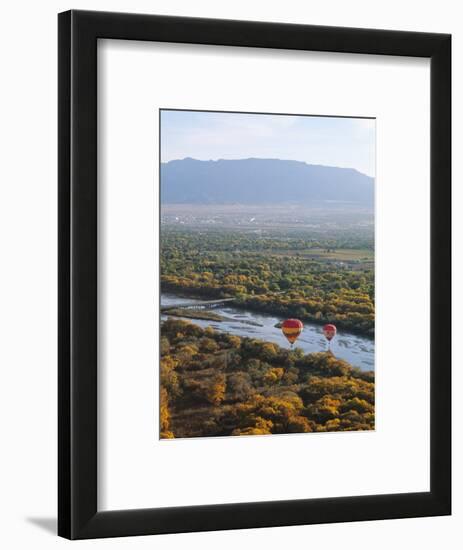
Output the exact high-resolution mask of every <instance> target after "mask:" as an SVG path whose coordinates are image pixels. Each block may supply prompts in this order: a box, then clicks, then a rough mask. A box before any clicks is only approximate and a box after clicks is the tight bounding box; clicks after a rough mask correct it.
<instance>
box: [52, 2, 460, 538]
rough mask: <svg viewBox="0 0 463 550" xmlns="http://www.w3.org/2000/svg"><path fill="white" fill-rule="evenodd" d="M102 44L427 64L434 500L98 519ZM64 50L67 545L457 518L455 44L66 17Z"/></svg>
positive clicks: (427, 495) (386, 498)
mask: <svg viewBox="0 0 463 550" xmlns="http://www.w3.org/2000/svg"><path fill="white" fill-rule="evenodd" d="M100 38H110V39H118V40H144V41H159V42H178V43H191V44H209V45H225V46H249V47H258V48H277V49H289V50H311V51H324V52H347V53H360V54H380V55H393V56H412V57H424V58H430V64H431V166H430V176H431V265H430V274H431V327H430V330H431V350H430V351H431V356H430V357H431V365H430V367H431V393H430V404H431V413H430V430H431V431H430V433H431V441H430V457H431V465H430V491H429V492H422V493H404V494H383V495H370V496H355V497H341V498H321V499H306V500H292V501H291V500H289V501H272V502H254V503H236V504H222V505H208V506H178V507H174V508H158V509H140V510H117V511H98V509H97V485H98V484H97V438H98V433H97V407H98V401H97V383H98V380H97V253H98V250H97V160H98V159H97V41H98V39H100ZM58 47H59V50H58V51H59V54H58V68H59V78H58V89H59V106H58V110H59V113H58V114H59V116H58V119H59V120H58V126H59V127H58V130H59V131H58V134H59V139H58V143H59V145H58V154H59V165H58V179H59V185H58V188H59V193H58V195H59V219H58V234H59V243H58V253H59V277H58V279H59V291H58V301H59V310H58V320H59V323H58V324H59V334H58V339H59V345H58V357H59V375H58V389H59V404H58V414H59V426H58V428H59V461H58V462H59V474H58V478H59V479H58V481H59V494H58V534H59V535H61V536H63V537H66V538H69V539H87V538H97V537H115V536H127V535H147V534H159V533H180V532H190V531H205V530H219V529H242V528H254V527H270V526H282V525H301V524H314V523H329V522H347V521H361V520H376V519H391V518H410V517H420V516H439V515H448V514H450V513H451V472H450V467H451V439H450V438H451V423H450V411H451V401H450V395H451V392H450V389H451V388H450V383H451V380H450V377H451V373H450V361H451V359H450V358H451V354H450V344H451V336H450V322H451V310H450V299H451V291H450V276H451V275H450V268H451V248H450V236H451V234H450V232H451V217H450V215H451V206H450V200H451V190H450V179H451V168H450V162H451V148H450V145H451V131H450V128H451V104H450V100H451V86H450V84H451V37H450V35H447V34H431V33H414V32H401V31H385V30H370V29H355V28H341V27H338V28H337V27H320V26H308V25H293V24H280V23H261V22H249V21H229V20H212V19H196V18H183V17H166V16H156V15H139V14H126V13H105V12H89V11H67V12H65V13H61V14H59V16H58ZM391 85H393V84H391ZM416 345H419V344H418V343H416Z"/></svg>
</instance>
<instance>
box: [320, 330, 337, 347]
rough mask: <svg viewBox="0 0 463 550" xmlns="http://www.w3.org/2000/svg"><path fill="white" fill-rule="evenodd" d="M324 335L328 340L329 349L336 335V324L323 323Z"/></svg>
mask: <svg viewBox="0 0 463 550" xmlns="http://www.w3.org/2000/svg"><path fill="white" fill-rule="evenodd" d="M323 335H324V336H325V338H326V339H327V340H328V349H329V348H330V342H331V340H332V339H333V338H334V337H335V336H336V326H335V325H331V324H328V325H323Z"/></svg>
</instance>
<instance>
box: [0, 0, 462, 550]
mask: <svg viewBox="0 0 463 550" xmlns="http://www.w3.org/2000/svg"><path fill="white" fill-rule="evenodd" d="M71 7H73V8H79V9H98V10H108V11H137V12H141V13H160V14H172V15H190V16H203V17H221V18H234V19H255V20H260V19H265V20H269V21H285V22H294V23H310V24H322V25H340V26H355V27H376V28H386V29H402V30H418V31H434V32H447V33H448V32H450V33H452V34H453V35H454V36H453V56H454V57H453V58H454V64H453V70H454V73H453V83H454V120H455V121H457V120H460V121H461V120H462V109H463V104H462V103H461V100H459V98H461V97H463V68H462V66H463V64H462V63H461V59H462V54H463V20H462V19H461V17H459V9H458V8H459V4H458V2H454V1H452V0H441V1H440V2H439V3H437V4H436V3H435V2H430V1H423V0H401V1H396V0H389V2H381V3H379V2H362V1H360V0H350V1H349V2H345V1H343V0H327V1H325V2H323V3H321V2H316V3H315V2H299V1H296V0H286V1H285V2H281V1H278V0H266V1H265V2H264V1H262V2H260V1H254V2H251V1H250V0H235V1H234V2H227V3H225V2H223V3H221V2H217V1H213V0H196V1H195V2H191V1H188V0H170V1H167V0H161V1H158V2H149V1H140V0H138V1H137V0H134V1H132V2H127V1H125V2H124V1H119V0H112V1H104V0H95V1H93V2H89V1H86V2H84V1H80V2H76V3H75V4H68V3H67V2H64V1H59V0H55V1H50V2H47V3H43V2H42V3H38V2H32V1H23V2H16V3H12V2H11V3H8V4H7V5H3V6H2V32H1V35H0V39H1V41H2V47H1V49H0V52H1V55H2V63H1V75H2V82H1V86H0V94H1V96H2V100H1V101H0V110H1V118H0V128H1V130H2V131H1V140H2V147H1V150H2V153H3V155H2V160H1V162H0V174H1V175H0V193H1V199H0V235H1V237H0V238H1V257H2V260H3V261H2V264H1V267H0V279H1V285H0V335H1V338H0V365H1V383H0V392H1V396H0V413H1V416H0V417H1V419H2V424H1V426H2V427H1V431H0V437H1V439H0V441H1V444H2V445H1V446H2V452H1V454H0V523H1V525H2V529H1V531H0V540H1V541H2V543H3V544H2V546H3V547H5V548H8V549H9V550H14V549H16V548H27V547H30V546H33V547H34V548H35V549H37V550H41V549H45V548H52V547H53V548H55V547H59V548H62V547H64V546H66V545H69V544H71V543H69V542H68V541H65V540H63V539H58V538H57V537H56V536H55V535H54V534H53V529H54V524H55V520H54V517H55V508H56V474H55V472H56V418H55V415H56V290H55V289H56V237H57V236H56V13H57V12H59V11H64V10H66V9H69V8H71ZM462 146H463V136H462V129H461V125H460V126H459V127H457V125H456V124H455V130H454V151H459V150H461V148H462ZM462 176H463V173H462V162H461V156H460V157H457V155H455V161H454V181H455V182H458V181H461V179H462ZM461 201H462V190H461V187H458V186H456V185H455V193H454V204H455V205H456V206H455V207H454V208H455V209H457V210H456V212H457V213H458V212H459V210H458V205H461V204H462V202H461ZM462 224H463V221H462V217H461V216H459V217H458V218H457V219H456V220H455V228H454V229H455V235H456V239H458V236H461V233H462V230H463V225H462ZM454 265H455V270H456V271H457V272H456V273H455V276H454V278H455V280H456V281H457V280H458V278H460V279H461V275H462V274H461V267H462V256H461V253H460V254H457V249H456V247H455V261H454ZM455 286H456V288H455V289H454V296H455V299H456V302H455V310H457V309H458V306H462V305H463V303H462V291H461V289H460V288H459V287H458V285H455ZM456 321H457V319H456ZM460 323H461V321H459V322H458V323H457V322H456V323H455V334H457V335H458V333H459V329H460V328H461V324H460ZM414 345H416V346H418V345H419V336H417V338H416V339H415V341H414ZM461 359H462V357H461V351H460V350H458V349H457V350H456V351H455V361H454V363H455V365H456V368H455V375H454V388H457V389H458V388H459V387H460V386H461V383H462V375H461V372H460V371H459V370H458V364H459V363H461ZM457 391H458V390H457ZM455 397H456V399H455V407H454V409H455V411H454V413H455V420H454V425H455V426H456V429H455V434H454V437H455V439H454V455H455V456H454V464H455V468H454V485H455V489H454V491H455V493H454V515H453V517H445V518H432V519H412V520H399V521H383V522H369V523H358V524H353V523H352V524H338V525H323V526H308V527H295V528H294V527H292V528H278V529H264V530H250V531H235V532H220V533H199V534H188V535H175V536H162V537H157V538H156V539H153V538H151V537H141V538H138V539H119V540H106V541H98V542H81V543H75V544H79V545H81V546H84V547H87V546H89V545H92V548H95V547H97V548H100V547H101V548H103V547H106V548H108V547H109V545H111V548H112V547H113V546H114V547H118V548H123V547H126V548H128V547H140V548H142V547H148V546H153V545H154V544H156V545H157V547H158V548H163V549H170V548H182V547H185V546H188V547H189V548H204V549H207V548H211V549H212V548H214V549H215V548H217V547H220V548H224V549H226V548H235V547H239V546H243V547H245V548H246V547H266V548H268V549H273V548H282V547H288V548H290V547H291V546H296V545H297V546H299V545H305V544H307V545H308V544H310V545H311V546H313V547H316V546H320V545H323V546H324V547H325V548H335V547H340V548H343V549H346V550H347V549H350V548H356V549H360V548H371V547H372V546H374V547H375V548H377V549H382V548H385V549H386V548H391V547H398V548H401V547H404V546H405V545H413V546H414V547H417V548H421V549H427V548H435V547H437V546H441V547H443V548H448V547H452V546H454V545H453V541H456V540H458V539H460V538H461V536H462V528H461V524H462V521H463V496H462V492H461V488H462V472H461V469H460V468H459V467H458V465H459V464H461V463H462V454H463V438H462V436H461V431H460V430H459V429H458V427H459V425H460V424H461V421H462V420H463V411H462V409H461V407H459V406H458V394H456V396H455ZM378 475H381V472H380V471H379V472H378Z"/></svg>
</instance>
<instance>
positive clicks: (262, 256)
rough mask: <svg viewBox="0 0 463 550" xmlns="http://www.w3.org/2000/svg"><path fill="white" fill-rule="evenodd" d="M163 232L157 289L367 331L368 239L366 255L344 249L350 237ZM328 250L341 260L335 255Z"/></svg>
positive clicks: (370, 299) (370, 324)
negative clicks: (231, 301) (231, 300)
mask: <svg viewBox="0 0 463 550" xmlns="http://www.w3.org/2000/svg"><path fill="white" fill-rule="evenodd" d="M162 231H163V234H162V247H161V285H162V289H163V290H164V291H173V292H182V293H183V294H189V295H191V296H197V297H202V298H223V297H235V298H237V302H235V304H234V305H237V306H238V307H243V308H247V309H253V310H255V311H262V312H267V313H271V314H275V315H278V316H280V317H288V316H290V317H298V318H300V319H302V320H303V321H307V322H317V323H325V322H333V323H336V325H338V327H340V328H344V329H348V330H350V331H354V332H358V333H362V334H367V335H372V334H373V333H374V269H373V263H372V261H371V255H372V250H373V244H372V242H369V241H368V242H363V241H362V242H361V243H360V244H362V245H363V246H365V247H366V248H365V254H366V258H363V259H361V254H360V253H359V251H358V250H356V251H355V252H356V254H353V253H349V250H350V249H352V248H357V247H359V243H358V241H356V240H355V239H354V238H353V237H350V238H348V239H346V238H341V237H339V238H338V239H329V240H320V239H315V240H314V239H310V238H307V237H288V236H287V235H284V234H283V235H280V234H279V235H274V236H271V237H270V236H267V237H262V236H256V235H254V234H252V233H251V234H250V233H246V232H229V231H227V232H224V231H215V232H214V231H205V232H199V231H184V232H182V231H178V230H176V231H173V230H169V229H167V228H163V230H162ZM320 250H323V251H324V250H327V251H330V252H329V254H328V253H321V252H320ZM334 250H338V256H340V257H342V258H344V257H345V258H346V259H345V260H343V261H340V260H337V259H336V254H335V252H333V251H334ZM341 252H342V254H341Z"/></svg>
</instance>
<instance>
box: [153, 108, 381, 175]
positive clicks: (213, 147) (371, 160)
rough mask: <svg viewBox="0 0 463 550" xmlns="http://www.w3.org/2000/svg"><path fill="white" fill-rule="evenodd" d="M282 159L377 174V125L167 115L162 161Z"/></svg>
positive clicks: (206, 114) (341, 120) (252, 116)
mask: <svg viewBox="0 0 463 550" xmlns="http://www.w3.org/2000/svg"><path fill="white" fill-rule="evenodd" d="M185 157H192V158H195V159H200V160H217V159H220V158H222V159H240V158H249V157H256V158H279V159H285V160H300V161H303V162H307V163H308V164H323V165H325V166H341V167H347V168H356V169H357V170H359V172H363V173H364V174H367V175H369V176H374V175H375V121H374V120H372V119H360V118H335V117H316V116H286V115H256V114H235V113H213V112H195V111H165V110H164V111H161V161H162V162H167V161H169V160H174V159H182V158H185Z"/></svg>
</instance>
